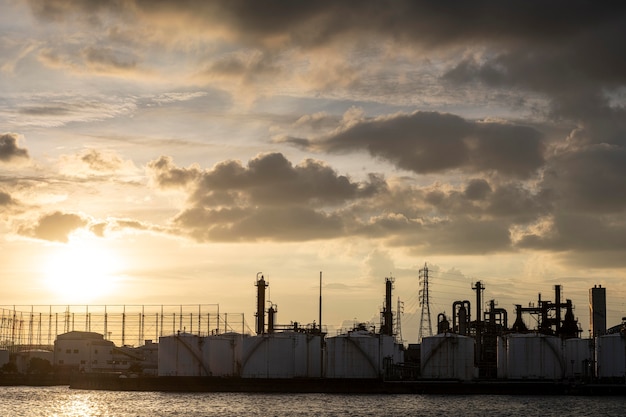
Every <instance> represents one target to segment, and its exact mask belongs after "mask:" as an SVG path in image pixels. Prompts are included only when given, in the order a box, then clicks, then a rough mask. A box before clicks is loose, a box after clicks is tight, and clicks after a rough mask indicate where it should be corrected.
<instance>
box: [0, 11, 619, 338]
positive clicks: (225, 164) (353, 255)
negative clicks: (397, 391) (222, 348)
mask: <svg viewBox="0 0 626 417" xmlns="http://www.w3.org/2000/svg"><path fill="white" fill-rule="evenodd" d="M624 39H626V3H623V2H606V3H601V4H598V3H594V4H592V2H588V1H576V0H574V1H571V0H569V1H551V2H541V1H528V0H523V1H521V0H520V1H509V2H502V1H495V0H479V1H472V2H466V1H458V2H446V4H445V6H444V5H442V4H441V2H430V1H408V0H407V1H402V0H397V1H359V2H347V1H317V2H294V1H278V0H273V1H255V0H224V1H212V2H207V1H204V0H176V1H173V0H172V1H168V0H109V1H96V0H75V1H72V0H0V211H1V212H2V217H1V219H2V222H1V223H0V228H1V240H0V247H1V249H2V250H1V251H0V262H1V264H2V285H3V291H2V294H3V295H2V298H3V302H2V304H5V305H8V304H20V305H27V304H85V303H92V304H105V303H108V304H122V303H126V304H176V303H190V304H197V303H219V304H220V309H221V311H228V312H233V313H244V314H245V315H246V320H247V322H248V323H249V325H250V327H252V328H254V316H253V313H254V308H255V303H256V299H255V288H254V285H253V284H254V282H255V279H256V275H257V272H259V271H261V272H263V273H264V274H265V276H266V278H267V279H268V280H269V282H270V287H269V298H270V299H271V301H272V302H274V303H276V304H277V305H278V309H279V315H278V321H279V322H281V323H289V322H291V321H298V322H302V323H311V322H313V321H314V320H316V319H317V314H318V313H317V308H318V294H319V293H318V292H319V288H318V284H319V273H320V271H322V272H323V277H324V319H323V321H324V322H325V324H327V325H329V326H339V325H341V324H342V323H343V322H352V321H355V320H358V321H372V320H378V312H379V309H380V308H381V306H382V304H383V296H384V294H383V293H384V278H385V277H389V276H393V277H394V278H395V291H394V304H395V301H396V300H397V297H399V298H400V300H401V301H402V302H403V303H404V315H402V333H403V337H404V338H405V339H407V340H408V341H409V342H415V339H416V337H417V328H418V326H419V324H420V320H419V312H420V306H419V298H418V290H419V279H418V276H419V270H420V268H423V267H424V265H425V264H427V265H428V267H429V270H430V284H431V286H430V296H431V300H430V301H431V303H430V305H431V315H432V322H433V327H434V325H435V321H436V315H437V313H440V312H444V311H445V312H446V313H450V311H451V304H452V302H453V301H455V300H464V299H470V300H474V299H475V294H474V292H473V291H472V289H471V287H472V283H475V282H476V281H482V283H483V284H484V286H485V291H484V294H483V298H484V299H485V300H490V299H495V300H496V302H497V303H498V306H499V307H503V308H506V309H507V310H509V317H512V315H513V309H514V306H513V305H514V304H523V305H527V304H528V303H529V302H536V300H537V294H538V293H542V299H544V300H545V299H552V300H553V299H554V292H553V291H554V290H553V288H554V285H556V284H561V285H562V286H563V297H564V298H569V299H572V301H573V302H574V304H575V307H576V310H575V315H576V316H577V317H578V318H579V320H580V322H581V326H582V328H583V329H584V330H585V332H584V333H583V334H584V335H586V334H587V329H588V327H589V325H588V321H589V312H588V290H589V288H590V287H593V285H595V284H601V285H602V286H605V287H607V289H608V297H607V298H608V308H609V325H613V324H617V323H618V322H619V321H620V319H621V317H622V316H623V315H626V305H625V302H624V297H625V296H626V280H625V279H626V216H625V213H626V107H625V105H626V53H624ZM394 309H395V305H394ZM529 324H530V325H531V326H532V323H529Z"/></svg>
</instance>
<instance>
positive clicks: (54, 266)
mask: <svg viewBox="0 0 626 417" xmlns="http://www.w3.org/2000/svg"><path fill="white" fill-rule="evenodd" d="M99 240H102V239H99ZM122 268H123V262H122V258H121V257H120V256H118V255H117V254H116V253H115V251H114V250H112V249H111V248H109V247H107V245H106V243H105V242H101V241H98V239H97V238H80V237H79V238H75V239H72V240H70V242H69V243H66V244H61V245H55V246H54V247H53V248H52V250H51V251H50V253H49V255H48V257H47V260H46V261H45V262H44V264H43V271H42V274H43V277H44V281H45V285H46V287H47V288H48V289H49V290H50V291H51V292H52V293H53V294H54V295H55V298H56V299H57V300H58V302H59V303H63V304H65V303H71V304H85V303H88V302H93V301H95V300H98V299H102V298H103V297H105V296H108V295H111V294H112V293H113V292H114V291H115V290H116V287H117V286H118V284H119V281H120V279H121V275H120V274H121V271H122Z"/></svg>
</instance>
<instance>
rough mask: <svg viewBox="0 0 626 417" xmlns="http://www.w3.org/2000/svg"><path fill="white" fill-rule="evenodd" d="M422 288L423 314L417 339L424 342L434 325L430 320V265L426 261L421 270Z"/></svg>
mask: <svg viewBox="0 0 626 417" xmlns="http://www.w3.org/2000/svg"><path fill="white" fill-rule="evenodd" d="M419 279H420V285H421V287H422V288H421V289H420V291H419V299H420V306H421V307H422V316H421V318H420V328H419V333H418V334H417V341H418V342H419V343H421V342H422V338H423V337H424V336H432V335H433V326H432V324H431V321H430V302H429V299H428V266H427V265H426V263H424V268H422V269H420V271H419Z"/></svg>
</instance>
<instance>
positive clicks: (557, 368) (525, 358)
mask: <svg viewBox="0 0 626 417" xmlns="http://www.w3.org/2000/svg"><path fill="white" fill-rule="evenodd" d="M499 339H500V340H499V341H498V344H499V347H498V378H505V379H562V378H563V377H564V375H565V358H564V355H563V347H562V344H561V339H559V338H558V337H555V336H547V335H543V334H534V333H528V334H520V333H513V334H509V335H506V336H504V337H501V338H499Z"/></svg>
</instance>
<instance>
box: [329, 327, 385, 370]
mask: <svg viewBox="0 0 626 417" xmlns="http://www.w3.org/2000/svg"><path fill="white" fill-rule="evenodd" d="M377 336H380V335H375V334H372V333H370V332H368V331H362V330H357V331H351V332H348V333H346V334H341V335H338V336H333V337H329V338H327V339H326V372H325V374H326V375H325V376H326V377H327V378H378V377H379V376H380V375H381V365H380V364H381V362H382V356H381V355H380V346H379V344H380V338H379V337H377Z"/></svg>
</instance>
